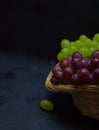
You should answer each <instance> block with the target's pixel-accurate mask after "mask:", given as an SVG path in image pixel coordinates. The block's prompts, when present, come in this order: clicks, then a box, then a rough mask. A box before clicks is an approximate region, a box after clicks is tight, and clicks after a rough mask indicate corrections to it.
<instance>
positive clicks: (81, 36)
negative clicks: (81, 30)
mask: <svg viewBox="0 0 99 130" xmlns="http://www.w3.org/2000/svg"><path fill="white" fill-rule="evenodd" d="M87 39H88V38H87V36H86V35H84V34H82V35H80V37H79V40H80V41H83V42H86V40H87Z"/></svg>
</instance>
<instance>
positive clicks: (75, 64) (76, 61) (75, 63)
mask: <svg viewBox="0 0 99 130" xmlns="http://www.w3.org/2000/svg"><path fill="white" fill-rule="evenodd" d="M71 64H72V66H73V68H74V69H78V68H79V67H80V64H81V59H80V58H72V61H71Z"/></svg>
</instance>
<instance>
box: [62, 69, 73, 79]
mask: <svg viewBox="0 0 99 130" xmlns="http://www.w3.org/2000/svg"><path fill="white" fill-rule="evenodd" d="M63 73H64V76H65V78H70V77H71V76H72V74H73V73H74V72H73V69H72V68H71V67H65V68H64V70H63Z"/></svg>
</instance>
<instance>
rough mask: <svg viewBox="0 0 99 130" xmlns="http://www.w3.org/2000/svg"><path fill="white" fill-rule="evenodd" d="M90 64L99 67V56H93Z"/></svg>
mask: <svg viewBox="0 0 99 130" xmlns="http://www.w3.org/2000/svg"><path fill="white" fill-rule="evenodd" d="M90 64H91V66H92V67H93V68H94V69H95V68H99V58H92V59H91V61H90Z"/></svg>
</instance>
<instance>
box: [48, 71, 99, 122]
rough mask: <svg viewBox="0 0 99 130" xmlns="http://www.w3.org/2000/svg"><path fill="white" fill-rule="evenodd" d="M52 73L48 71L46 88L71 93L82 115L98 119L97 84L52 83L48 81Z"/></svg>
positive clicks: (98, 94) (98, 96) (98, 95)
mask: <svg viewBox="0 0 99 130" xmlns="http://www.w3.org/2000/svg"><path fill="white" fill-rule="evenodd" d="M52 75H53V74H52V71H50V73H49V74H48V77H47V78H46V81H45V86H46V88H47V89H48V90H50V91H53V92H61V93H69V94H71V95H72V97H73V103H74V105H75V106H76V107H77V108H78V110H79V111H80V112H81V113H82V114H83V115H85V116H89V117H91V118H93V119H96V120H99V85H80V86H77V85H65V84H58V85H54V84H52V83H51V81H50V80H51V77H52Z"/></svg>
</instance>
